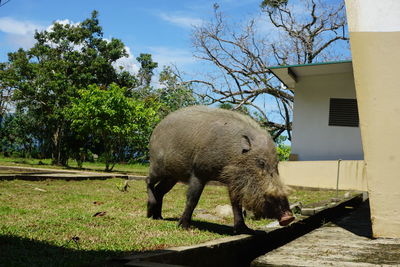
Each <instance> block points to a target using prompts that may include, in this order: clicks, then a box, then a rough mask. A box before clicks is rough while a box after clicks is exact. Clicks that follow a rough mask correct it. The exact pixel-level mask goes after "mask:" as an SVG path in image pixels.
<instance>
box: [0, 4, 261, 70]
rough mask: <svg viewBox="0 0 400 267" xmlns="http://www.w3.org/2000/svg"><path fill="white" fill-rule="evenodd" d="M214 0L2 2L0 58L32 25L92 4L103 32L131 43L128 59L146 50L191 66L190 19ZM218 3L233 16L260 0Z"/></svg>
mask: <svg viewBox="0 0 400 267" xmlns="http://www.w3.org/2000/svg"><path fill="white" fill-rule="evenodd" d="M4 1H5V0H2V2H4ZM215 2H216V1H215V0H206V1H199V0H197V1H185V0H168V1H161V0H147V1H139V0H116V1H104V0H84V1H77V0H70V1H55V0H10V2H8V3H7V4H5V5H4V6H2V7H0V61H6V60H7V53H8V52H12V51H15V50H17V49H18V48H19V47H23V48H29V47H31V46H32V44H33V42H34V39H33V33H34V30H35V29H39V30H43V29H46V28H47V27H49V26H50V25H51V24H52V22H54V21H57V20H59V21H69V22H72V23H76V22H80V21H82V20H84V19H85V18H87V17H89V16H90V13H91V12H92V10H94V9H96V10H98V11H99V13H100V23H101V25H102V27H103V31H104V37H105V38H108V39H109V38H111V37H114V38H119V39H121V40H122V41H123V42H124V43H125V45H126V46H127V47H128V48H129V51H130V53H131V55H132V56H131V58H130V59H129V60H128V61H129V63H131V62H132V63H134V58H136V57H137V56H138V55H139V53H150V54H152V55H153V58H154V60H155V61H157V62H159V65H161V66H162V65H167V64H170V63H174V64H176V65H177V66H178V67H179V68H182V69H195V68H196V65H198V62H196V61H195V60H194V58H193V57H192V52H193V49H192V44H191V38H190V36H191V29H192V25H198V24H201V23H202V22H203V21H207V20H209V19H210V18H211V17H212V13H213V8H212V6H213V4H214V3H215ZM218 3H219V5H220V9H221V10H222V11H223V12H224V13H225V14H226V15H227V16H228V18H230V19H231V20H239V19H240V20H242V19H243V18H246V17H252V16H257V15H259V13H260V8H259V4H260V0H242V1H235V0H220V1H218ZM134 68H135V67H134Z"/></svg>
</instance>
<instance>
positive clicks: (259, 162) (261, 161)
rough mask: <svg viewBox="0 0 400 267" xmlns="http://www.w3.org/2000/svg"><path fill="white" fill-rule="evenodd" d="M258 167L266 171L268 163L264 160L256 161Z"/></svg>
mask: <svg viewBox="0 0 400 267" xmlns="http://www.w3.org/2000/svg"><path fill="white" fill-rule="evenodd" d="M256 164H257V167H259V168H261V169H265V165H266V162H265V160H263V159H256Z"/></svg>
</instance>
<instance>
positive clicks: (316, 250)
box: [251, 202, 400, 267]
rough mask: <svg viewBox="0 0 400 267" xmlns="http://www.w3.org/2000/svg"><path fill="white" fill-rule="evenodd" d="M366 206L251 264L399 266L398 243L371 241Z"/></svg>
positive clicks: (396, 241) (261, 265) (395, 240)
mask: <svg viewBox="0 0 400 267" xmlns="http://www.w3.org/2000/svg"><path fill="white" fill-rule="evenodd" d="M369 216H370V214H369V205H368V202H366V203H364V204H362V205H361V207H359V208H358V209H357V210H356V211H354V212H353V213H351V214H350V215H348V216H345V217H343V218H341V219H339V220H338V221H335V222H333V223H328V224H326V225H324V226H323V227H321V228H318V229H316V230H314V231H312V232H311V233H309V234H306V235H304V236H302V237H300V238H298V239H296V240H294V241H292V242H290V243H288V244H286V245H285V246H283V247H280V248H278V249H275V250H273V251H271V252H269V253H267V254H265V255H264V256H261V257H259V258H257V259H255V260H254V261H253V262H252V265H251V266H253V267H263V266H343V267H347V266H348V267H353V266H360V267H370V266H400V239H383V238H379V239H371V238H370V237H371V221H370V217H369Z"/></svg>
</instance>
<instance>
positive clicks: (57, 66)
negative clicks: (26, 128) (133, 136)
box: [9, 11, 135, 165]
mask: <svg viewBox="0 0 400 267" xmlns="http://www.w3.org/2000/svg"><path fill="white" fill-rule="evenodd" d="M35 40H36V43H35V45H34V47H33V48H31V49H28V50H23V49H19V50H18V51H17V52H14V53H10V54H9V64H10V66H9V68H10V69H11V70H12V71H13V76H14V79H13V82H12V83H11V84H10V85H11V86H12V87H13V88H14V95H13V99H14V100H15V101H16V104H17V110H20V111H25V112H26V113H27V114H29V115H30V116H32V117H33V118H34V120H35V121H36V122H37V123H38V124H37V127H38V129H40V130H41V131H43V132H47V133H48V136H47V140H49V143H51V145H52V151H53V154H52V158H53V161H54V163H55V164H64V165H65V164H66V163H67V160H68V146H69V144H68V142H67V141H68V138H67V137H68V135H69V133H70V131H71V129H70V125H69V124H68V121H66V119H65V109H66V108H67V107H68V105H69V104H70V100H71V98H74V97H78V90H79V89H81V88H86V87H87V86H89V85H90V84H94V83H95V84H97V85H98V86H101V87H107V86H108V85H110V84H111V83H117V84H119V85H120V86H125V85H132V84H134V83H135V77H134V76H132V75H130V74H129V73H127V72H126V71H117V70H116V69H115V68H114V67H113V63H115V62H116V61H117V60H118V59H120V58H122V57H125V56H127V53H126V51H125V48H124V44H123V43H122V42H121V41H120V40H118V39H114V38H113V39H111V40H110V41H108V40H106V39H104V38H103V32H102V28H101V26H100V25H99V20H98V13H97V12H96V11H93V13H92V16H91V18H88V19H86V20H84V21H83V22H82V23H79V24H77V25H75V24H74V25H72V24H61V23H58V22H55V23H54V24H53V25H52V27H51V28H50V29H49V30H45V31H42V32H36V33H35ZM72 141H74V140H72Z"/></svg>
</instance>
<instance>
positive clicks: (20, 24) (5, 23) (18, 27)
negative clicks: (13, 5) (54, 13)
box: [0, 17, 44, 35]
mask: <svg viewBox="0 0 400 267" xmlns="http://www.w3.org/2000/svg"><path fill="white" fill-rule="evenodd" d="M43 28H44V27H43V26H42V25H39V24H36V23H34V22H30V21H20V20H16V19H13V18H10V17H2V18H0V31H2V32H4V33H8V34H16V35H27V34H33V33H34V32H35V30H41V29H43Z"/></svg>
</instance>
